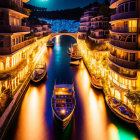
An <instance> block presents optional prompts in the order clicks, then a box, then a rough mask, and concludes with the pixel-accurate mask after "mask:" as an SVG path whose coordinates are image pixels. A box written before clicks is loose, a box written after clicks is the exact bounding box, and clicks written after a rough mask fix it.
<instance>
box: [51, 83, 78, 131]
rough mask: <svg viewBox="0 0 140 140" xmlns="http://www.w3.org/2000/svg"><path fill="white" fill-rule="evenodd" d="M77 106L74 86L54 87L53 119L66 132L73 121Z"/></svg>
mask: <svg viewBox="0 0 140 140" xmlns="http://www.w3.org/2000/svg"><path fill="white" fill-rule="evenodd" d="M75 105H76V100H75V92H74V85H73V84H59V85H55V86H54V91H53V96H52V112H53V117H54V120H55V122H56V124H58V126H59V127H60V128H61V129H62V130H63V131H64V130H65V129H66V128H67V126H68V124H69V122H70V121H71V119H72V116H73V113H74V109H75Z"/></svg>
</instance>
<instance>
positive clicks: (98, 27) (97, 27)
mask: <svg viewBox="0 0 140 140" xmlns="http://www.w3.org/2000/svg"><path fill="white" fill-rule="evenodd" d="M91 26H92V25H91ZM97 29H103V30H109V27H108V26H95V27H92V28H91V30H92V31H94V30H97Z"/></svg>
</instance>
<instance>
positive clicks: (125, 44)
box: [109, 39, 138, 50]
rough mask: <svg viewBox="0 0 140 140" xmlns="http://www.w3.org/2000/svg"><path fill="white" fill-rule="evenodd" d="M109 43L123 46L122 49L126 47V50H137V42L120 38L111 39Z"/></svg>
mask: <svg viewBox="0 0 140 140" xmlns="http://www.w3.org/2000/svg"><path fill="white" fill-rule="evenodd" d="M109 43H110V44H112V45H114V46H117V47H120V48H123V49H127V50H137V49H138V48H137V43H136V42H125V41H120V40H114V39H111V40H110V42H109Z"/></svg>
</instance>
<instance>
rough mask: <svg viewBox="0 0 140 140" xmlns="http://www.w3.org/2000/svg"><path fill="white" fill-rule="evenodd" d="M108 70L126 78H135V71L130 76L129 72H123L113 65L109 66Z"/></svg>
mask: <svg viewBox="0 0 140 140" xmlns="http://www.w3.org/2000/svg"><path fill="white" fill-rule="evenodd" d="M109 68H110V69H111V70H113V71H115V72H116V73H117V74H119V75H121V76H124V77H128V78H137V71H134V72H133V73H132V74H130V72H128V71H127V72H123V71H122V70H121V69H120V68H119V67H116V66H115V65H113V64H109Z"/></svg>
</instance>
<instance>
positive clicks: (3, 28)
mask: <svg viewBox="0 0 140 140" xmlns="http://www.w3.org/2000/svg"><path fill="white" fill-rule="evenodd" d="M14 32H30V27H27V26H13V25H0V33H14Z"/></svg>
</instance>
